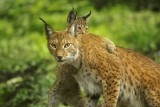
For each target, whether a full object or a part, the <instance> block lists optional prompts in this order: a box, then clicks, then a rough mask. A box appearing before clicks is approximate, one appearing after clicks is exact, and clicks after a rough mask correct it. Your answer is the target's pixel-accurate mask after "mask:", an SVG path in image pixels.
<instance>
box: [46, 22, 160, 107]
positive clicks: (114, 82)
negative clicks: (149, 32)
mask: <svg viewBox="0 0 160 107" xmlns="http://www.w3.org/2000/svg"><path fill="white" fill-rule="evenodd" d="M74 28H75V23H73V24H72V26H71V27H70V28H69V29H68V30H67V31H66V30H64V31H54V30H53V29H52V27H51V26H49V25H48V24H47V23H45V30H46V35H47V41H48V43H47V44H48V49H49V51H50V53H51V54H52V55H53V56H54V57H55V59H56V61H57V62H58V64H60V65H64V64H68V65H71V66H74V68H75V69H76V70H75V72H74V73H73V74H72V75H73V77H74V78H75V79H76V80H77V82H78V83H79V84H80V85H81V86H82V87H83V88H84V89H85V92H86V93H87V94H88V96H89V97H92V96H100V95H102V96H103V99H104V103H103V105H102V106H103V107H116V106H119V107H124V106H125V107H160V66H159V65H158V64H156V63H155V62H153V61H152V60H150V59H148V58H146V57H144V56H142V55H139V54H137V53H135V52H132V51H128V50H125V49H123V48H119V47H118V48H117V49H116V52H115V53H109V52H108V51H106V41H105V40H104V39H103V38H101V37H99V36H97V35H94V34H91V33H87V34H84V35H78V36H76V35H75V29H74ZM98 98H99V97H97V99H96V100H98ZM96 100H95V105H96V102H97V101H96ZM124 104H126V105H124ZM85 106H88V107H89V106H90V105H85ZM85 106H84V107H85Z"/></svg>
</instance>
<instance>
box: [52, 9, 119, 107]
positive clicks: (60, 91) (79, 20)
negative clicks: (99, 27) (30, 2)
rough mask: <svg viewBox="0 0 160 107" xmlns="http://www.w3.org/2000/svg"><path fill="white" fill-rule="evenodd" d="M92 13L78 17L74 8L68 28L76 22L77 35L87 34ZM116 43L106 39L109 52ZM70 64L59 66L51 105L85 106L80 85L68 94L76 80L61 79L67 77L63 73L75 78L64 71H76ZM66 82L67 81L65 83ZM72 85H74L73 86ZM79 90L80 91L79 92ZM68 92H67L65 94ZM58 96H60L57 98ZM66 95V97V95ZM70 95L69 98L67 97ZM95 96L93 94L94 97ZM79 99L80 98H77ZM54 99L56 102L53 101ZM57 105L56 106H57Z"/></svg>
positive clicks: (69, 17) (70, 13) (69, 18)
mask: <svg viewBox="0 0 160 107" xmlns="http://www.w3.org/2000/svg"><path fill="white" fill-rule="evenodd" d="M90 14H91V11H90V12H89V14H87V15H85V16H83V17H77V13H76V12H75V11H74V8H73V9H72V10H71V11H70V12H69V15H68V18H67V24H68V25H67V26H68V27H67V28H69V26H71V25H72V23H73V22H74V23H76V27H75V32H76V35H82V34H85V33H88V24H87V18H88V17H89V16H90ZM115 48H116V47H115V45H114V44H113V42H112V41H110V40H107V41H106V49H107V50H108V51H109V52H113V51H114V50H115ZM68 66H70V65H67V64H65V65H63V66H57V70H56V72H57V74H59V76H57V81H56V83H55V84H56V85H54V86H53V88H52V89H51V90H50V93H49V102H52V103H50V105H52V106H53V105H54V106H53V107H57V106H58V103H59V102H63V103H64V102H65V104H67V105H73V106H75V107H79V106H82V107H84V106H83V105H84V103H85V102H84V101H85V100H84V99H83V100H82V98H81V97H80V92H79V91H80V90H79V88H78V86H77V85H76V86H77V87H76V88H74V89H70V91H72V93H73V92H76V93H74V94H72V95H71V94H68V93H69V92H68V91H67V90H69V88H68V87H69V86H70V88H72V86H74V85H75V84H76V82H75V81H73V80H72V81H73V83H72V81H70V82H68V81H69V79H66V80H64V79H61V78H65V77H63V76H61V75H67V76H70V78H73V75H71V73H70V74H67V73H64V72H70V71H75V68H74V67H73V69H71V68H72V67H71V66H70V67H69V68H70V69H68ZM62 68H63V71H60V70H62ZM59 82H61V83H63V86H61V85H59ZM64 82H65V83H64ZM64 84H65V85H64ZM71 85H72V86H71ZM78 92H79V93H78ZM65 93H67V94H65ZM74 95H75V96H74ZM56 96H58V97H59V98H57V97H56ZM64 96H65V97H64ZM53 97H54V100H53ZM67 97H68V98H67ZM94 97H95V96H92V98H93V99H95V98H94ZM66 98H67V99H70V101H66ZM77 99H79V100H77ZM53 101H54V102H53ZM77 101H80V103H77ZM71 102H72V103H71ZM55 105H56V106H55Z"/></svg>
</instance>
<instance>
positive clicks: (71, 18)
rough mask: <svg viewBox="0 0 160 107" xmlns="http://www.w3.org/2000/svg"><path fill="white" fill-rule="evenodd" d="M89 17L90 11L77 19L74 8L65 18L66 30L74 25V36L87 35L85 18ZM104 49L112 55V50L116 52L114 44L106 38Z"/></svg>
mask: <svg viewBox="0 0 160 107" xmlns="http://www.w3.org/2000/svg"><path fill="white" fill-rule="evenodd" d="M90 15H91V11H90V12H89V13H88V14H87V15H85V16H82V17H77V12H75V11H74V8H73V9H72V10H71V11H70V12H69V14H68V17H67V29H68V28H70V26H71V25H72V24H73V22H74V24H75V28H74V30H75V35H82V34H86V33H88V22H87V18H88V17H89V16H90ZM106 49H107V51H109V52H110V53H114V50H116V46H115V44H114V43H113V42H112V41H111V40H109V39H107V38H106Z"/></svg>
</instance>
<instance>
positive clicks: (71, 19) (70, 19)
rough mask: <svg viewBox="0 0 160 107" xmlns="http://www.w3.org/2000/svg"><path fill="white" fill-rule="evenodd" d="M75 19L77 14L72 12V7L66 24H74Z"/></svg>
mask: <svg viewBox="0 0 160 107" xmlns="http://www.w3.org/2000/svg"><path fill="white" fill-rule="evenodd" d="M76 18H77V12H75V11H74V7H73V8H72V10H71V11H70V12H69V14H68V17H67V23H68V24H70V23H72V22H74V21H75V20H76Z"/></svg>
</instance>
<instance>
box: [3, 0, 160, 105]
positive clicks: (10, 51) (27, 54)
mask: <svg viewBox="0 0 160 107" xmlns="http://www.w3.org/2000/svg"><path fill="white" fill-rule="evenodd" d="M114 2H115V1H114ZM73 4H74V7H75V9H76V10H77V11H78V15H79V16H83V15H86V14H87V13H88V12H89V10H91V11H92V15H91V17H90V18H89V31H90V32H92V33H95V34H98V35H101V36H103V37H106V38H110V39H111V40H112V41H114V42H115V44H117V45H119V46H123V47H126V48H130V49H133V50H136V51H139V52H141V53H143V54H146V55H148V56H150V57H152V58H154V59H155V60H156V61H157V62H160V51H159V50H160V42H159V41H160V36H159V34H160V14H159V13H155V12H152V11H150V10H142V11H133V10H132V9H131V8H130V7H129V6H126V5H117V6H114V7H112V6H110V7H107V8H106V7H105V6H104V7H102V8H101V11H97V10H96V8H95V7H93V6H92V5H90V4H91V2H89V1H84V0H83V1H72V0H65V1H64V0H57V1H56V0H40V1H36V0H29V1H24V0H14V1H13V0H1V1H0V18H1V20H0V23H1V24H0V56H1V57H0V96H1V97H0V106H1V107H10V106H11V105H12V107H21V106H22V107H46V106H47V100H48V90H49V88H50V87H51V85H52V84H53V83H54V81H55V78H56V77H55V75H54V68H55V65H56V63H55V62H54V59H53V57H52V56H51V55H50V53H49V51H48V49H47V45H46V39H45V34H44V28H43V27H44V25H43V23H42V22H41V21H40V20H39V19H38V18H39V17H42V18H43V19H44V20H46V22H48V23H49V24H50V25H52V27H53V28H54V29H55V30H62V29H65V27H66V18H67V15H68V12H69V11H70V10H71V9H72V6H73Z"/></svg>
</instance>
